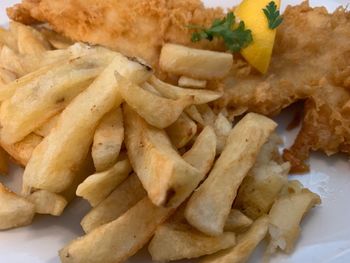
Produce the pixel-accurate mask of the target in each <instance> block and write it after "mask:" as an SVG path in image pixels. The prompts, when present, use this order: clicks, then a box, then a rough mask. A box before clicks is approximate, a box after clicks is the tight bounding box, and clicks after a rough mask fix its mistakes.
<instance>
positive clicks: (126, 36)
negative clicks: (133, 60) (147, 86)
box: [7, 0, 225, 66]
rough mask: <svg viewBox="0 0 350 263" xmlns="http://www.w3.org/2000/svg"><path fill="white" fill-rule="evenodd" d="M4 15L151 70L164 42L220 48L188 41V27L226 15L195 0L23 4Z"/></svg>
mask: <svg viewBox="0 0 350 263" xmlns="http://www.w3.org/2000/svg"><path fill="white" fill-rule="evenodd" d="M7 12H8V15H9V16H10V18H12V19H14V20H16V21H19V22H23V23H27V22H31V19H33V18H34V19H36V20H38V21H42V22H48V23H49V24H50V25H51V26H52V27H53V29H54V30H55V31H57V32H60V33H62V34H64V35H65V36H67V37H69V38H71V39H73V40H75V41H84V42H88V43H92V44H101V45H104V46H107V47H110V48H112V49H115V50H118V51H119V52H122V53H124V54H125V55H127V56H138V57H141V58H143V59H144V60H146V61H147V62H148V63H150V64H151V65H153V66H155V65H156V64H157V63H158V57H159V53H160V49H161V47H162V45H163V43H166V42H172V43H178V44H184V45H187V46H195V47H197V48H203V49H214V50H223V49H224V46H223V45H222V43H221V42H218V41H214V42H209V41H204V42H201V43H197V44H194V43H192V42H191V40H190V39H191V30H190V29H189V28H188V25H190V24H199V25H207V26H208V25H210V24H211V23H212V21H213V20H214V19H215V18H221V17H223V16H224V15H225V14H224V12H223V10H222V9H221V8H215V9H206V8H205V7H204V5H203V3H202V2H201V1H200V0H123V1H117V0H66V1H62V0H24V1H23V2H22V3H21V4H18V5H15V6H14V7H12V8H9V9H8V10H7ZM28 16H29V17H28Z"/></svg>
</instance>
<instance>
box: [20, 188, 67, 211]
mask: <svg viewBox="0 0 350 263" xmlns="http://www.w3.org/2000/svg"><path fill="white" fill-rule="evenodd" d="M27 199H28V200H29V201H30V202H32V203H33V204H34V205H35V213H37V214H48V215H53V216H60V215H61V214H62V213H63V210H64V208H65V207H66V206H67V204H68V202H67V200H66V199H65V198H64V197H63V196H61V195H58V194H55V193H51V192H49V191H46V190H39V191H35V192H34V193H32V194H30V195H29V196H28V197H27Z"/></svg>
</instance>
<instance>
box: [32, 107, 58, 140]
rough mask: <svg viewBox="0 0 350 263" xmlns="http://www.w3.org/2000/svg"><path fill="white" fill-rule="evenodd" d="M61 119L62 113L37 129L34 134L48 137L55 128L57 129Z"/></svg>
mask: <svg viewBox="0 0 350 263" xmlns="http://www.w3.org/2000/svg"><path fill="white" fill-rule="evenodd" d="M59 118H60V113H59V114H56V115H55V116H53V117H51V118H50V119H48V120H47V121H46V122H45V123H44V124H43V125H41V126H40V127H39V128H37V129H36V130H35V131H34V133H35V134H36V135H39V136H42V137H46V136H47V135H49V134H50V132H51V131H52V129H53V128H55V127H56V125H57V122H58V119H59Z"/></svg>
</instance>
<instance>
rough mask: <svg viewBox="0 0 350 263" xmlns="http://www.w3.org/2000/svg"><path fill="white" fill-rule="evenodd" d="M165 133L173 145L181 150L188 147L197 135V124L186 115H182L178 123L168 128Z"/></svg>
mask: <svg viewBox="0 0 350 263" xmlns="http://www.w3.org/2000/svg"><path fill="white" fill-rule="evenodd" d="M165 131H166V132H167V134H168V136H169V138H170V140H171V142H172V144H173V145H174V146H175V147H176V148H178V149H179V148H182V147H184V146H186V145H187V143H189V142H190V141H191V140H192V138H193V137H194V136H195V135H196V133H197V124H196V123H195V122H194V121H193V120H191V119H190V118H189V117H188V116H187V114H186V113H182V114H181V115H180V117H179V118H178V119H177V121H175V122H174V123H173V124H172V125H170V126H169V127H168V128H166V129H165Z"/></svg>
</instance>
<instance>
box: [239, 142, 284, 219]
mask: <svg viewBox="0 0 350 263" xmlns="http://www.w3.org/2000/svg"><path fill="white" fill-rule="evenodd" d="M271 137H272V136H271ZM271 137H270V140H269V141H268V142H267V143H266V144H265V145H264V146H263V147H262V148H261V152H260V153H259V155H258V158H257V161H256V163H255V165H254V167H253V169H252V170H251V171H250V174H249V175H248V176H247V177H246V178H245V179H244V180H243V183H242V185H241V187H240V189H239V191H238V194H237V198H236V200H235V204H234V206H235V207H236V208H238V209H240V210H241V211H243V212H244V213H245V214H246V215H247V216H249V217H250V218H252V219H256V218H258V217H260V216H261V215H263V214H268V213H269V211H270V209H271V206H272V205H273V203H274V202H275V200H276V199H277V197H278V195H279V193H280V192H281V190H282V188H283V187H284V186H285V185H286V184H287V183H288V174H289V170H290V164H289V163H288V162H286V163H283V162H281V163H280V162H278V161H277V160H275V156H276V155H277V156H278V157H279V158H281V156H280V155H279V152H278V144H277V142H276V140H274V139H273V138H271ZM279 158H278V159H279Z"/></svg>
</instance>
